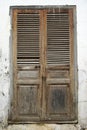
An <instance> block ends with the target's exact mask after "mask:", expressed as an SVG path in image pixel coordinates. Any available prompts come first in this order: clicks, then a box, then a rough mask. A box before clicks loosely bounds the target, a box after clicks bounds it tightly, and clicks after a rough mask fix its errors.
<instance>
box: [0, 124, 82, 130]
mask: <svg viewBox="0 0 87 130" xmlns="http://www.w3.org/2000/svg"><path fill="white" fill-rule="evenodd" d="M0 130H82V129H81V127H80V126H79V125H74V124H72V125H71V124H70V125H67V124H64V125H57V124H29V125H10V126H8V127H7V128H4V129H0Z"/></svg>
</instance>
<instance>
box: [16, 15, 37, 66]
mask: <svg viewBox="0 0 87 130" xmlns="http://www.w3.org/2000/svg"><path fill="white" fill-rule="evenodd" d="M17 50H18V51H17V63H18V64H24V65H25V64H27V65H31V64H39V14H38V13H37V14H30V13H29V14H27V13H19V14H18V15H17Z"/></svg>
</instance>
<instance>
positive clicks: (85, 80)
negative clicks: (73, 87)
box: [0, 0, 87, 130]
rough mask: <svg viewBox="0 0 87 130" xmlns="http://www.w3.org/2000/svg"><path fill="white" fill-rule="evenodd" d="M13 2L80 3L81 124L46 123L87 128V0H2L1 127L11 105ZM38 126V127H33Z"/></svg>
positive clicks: (58, 128) (59, 129)
mask: <svg viewBox="0 0 87 130" xmlns="http://www.w3.org/2000/svg"><path fill="white" fill-rule="evenodd" d="M11 5H77V51H78V53H77V60H78V125H76V126H75V125H74V124H73V125H68V124H67V125H46V124H45V126H47V127H48V126H49V127H48V129H49V130H51V129H53V130H65V129H67V130H68V129H70V130H76V129H80V128H81V127H82V128H87V0H51V1H50V0H32V1H31V0H30V1H28V0H4V1H3V0H0V125H1V127H0V130H1V129H2V126H5V125H6V124H7V119H8V111H9V107H10V94H9V92H10V75H9V72H10V68H9V35H10V17H9V6H11ZM45 126H44V125H42V126H38V125H37V126H34V125H33V126H32V125H22V126H21V125H19V126H15V125H13V126H9V127H8V128H7V129H8V130H19V129H21V130H27V128H28V130H30V129H29V128H31V130H34V129H36V130H38V129H42V130H43V129H44V130H45V129H46V128H47V127H45ZM33 127H34V128H33Z"/></svg>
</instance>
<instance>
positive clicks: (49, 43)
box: [12, 7, 76, 122]
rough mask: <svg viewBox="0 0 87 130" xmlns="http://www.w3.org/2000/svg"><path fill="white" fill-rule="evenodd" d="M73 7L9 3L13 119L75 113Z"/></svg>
mask: <svg viewBox="0 0 87 130" xmlns="http://www.w3.org/2000/svg"><path fill="white" fill-rule="evenodd" d="M73 10H74V8H70V9H68V8H53V7H51V8H36V9H32V8H31V9H28V8H27V9H25V8H22V9H18V8H17V9H16V8H13V10H12V42H13V47H12V54H13V74H14V77H13V82H14V84H13V85H14V96H13V110H12V112H13V113H12V120H14V121H20V122H22V121H23V122H40V121H48V122H49V121H54V122H64V121H70V120H75V119H76V115H75V114H76V113H75V112H76V111H75V110H76V109H75V105H74V104H75V99H74V98H73V96H74V95H75V91H74V90H75V89H74V88H75V80H74V77H75V65H76V63H75V60H74V57H75V55H74V51H75V50H74V49H75V48H74V40H73V39H74V30H73V25H74V17H73Z"/></svg>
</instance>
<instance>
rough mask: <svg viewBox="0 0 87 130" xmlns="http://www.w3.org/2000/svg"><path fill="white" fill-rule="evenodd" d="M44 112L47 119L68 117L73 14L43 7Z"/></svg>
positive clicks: (71, 114) (70, 104)
mask: <svg viewBox="0 0 87 130" xmlns="http://www.w3.org/2000/svg"><path fill="white" fill-rule="evenodd" d="M45 15H46V19H47V48H46V106H47V107H46V112H47V119H48V120H59V121H61V120H62V121H63V120H72V119H73V118H74V116H75V115H73V113H74V112H73V93H72V90H73V88H74V86H73V84H74V80H73V78H74V77H73V76H74V75H73V73H74V69H72V68H73V63H74V52H73V49H74V48H73V47H74V46H73V41H71V39H72V37H73V35H72V33H73V28H72V27H73V17H72V11H70V10H69V9H65V10H64V9H52V10H51V9H50V10H47V13H46V14H45Z"/></svg>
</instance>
